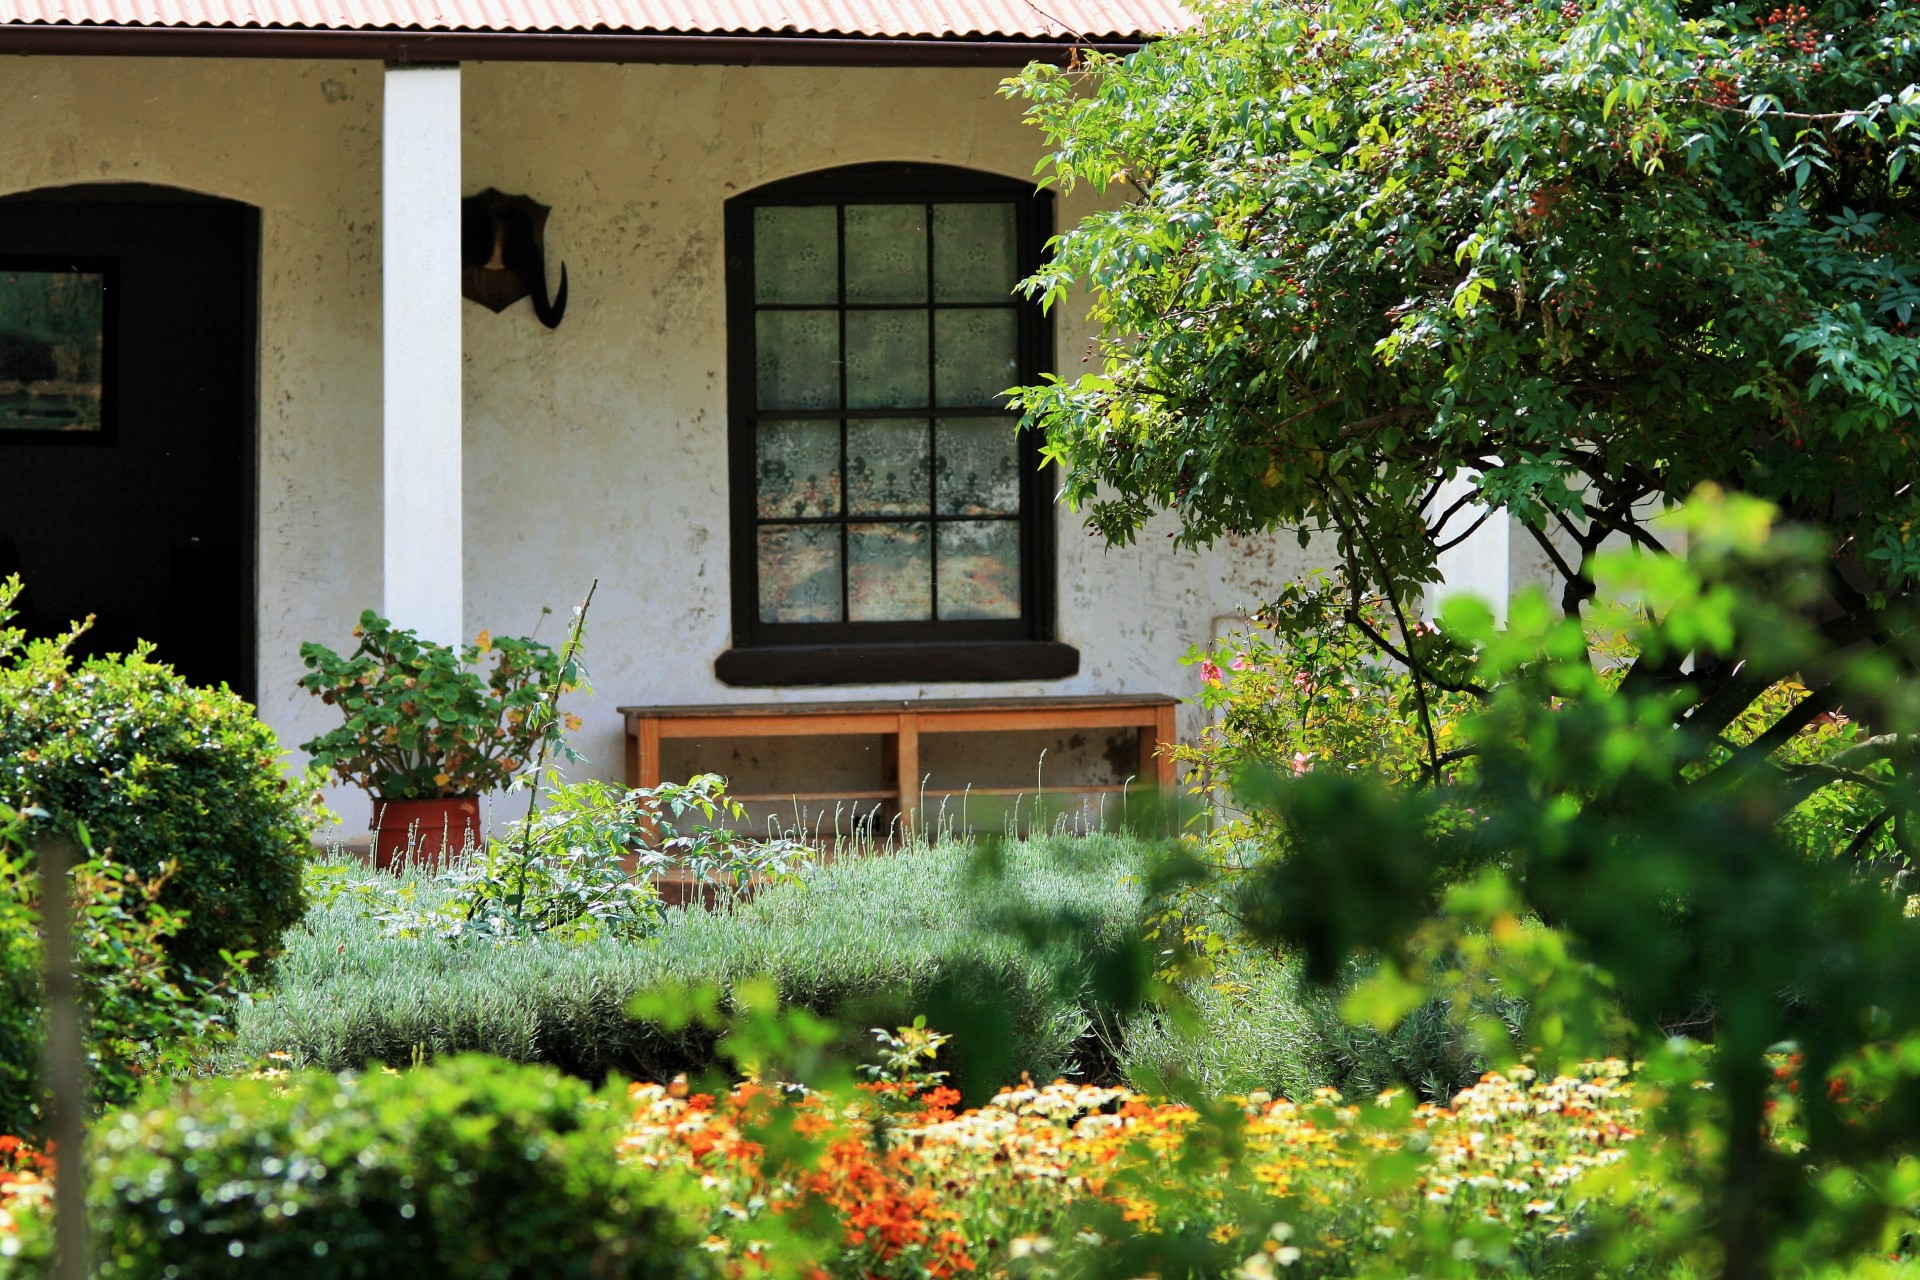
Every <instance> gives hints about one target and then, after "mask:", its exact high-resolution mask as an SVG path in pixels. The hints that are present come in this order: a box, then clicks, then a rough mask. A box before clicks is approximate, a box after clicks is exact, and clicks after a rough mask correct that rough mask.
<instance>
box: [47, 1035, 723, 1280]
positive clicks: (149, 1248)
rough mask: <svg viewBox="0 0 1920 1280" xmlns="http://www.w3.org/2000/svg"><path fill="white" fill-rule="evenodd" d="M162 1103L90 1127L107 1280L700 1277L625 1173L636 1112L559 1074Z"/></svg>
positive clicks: (498, 1068)
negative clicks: (629, 1119) (622, 1154)
mask: <svg viewBox="0 0 1920 1280" xmlns="http://www.w3.org/2000/svg"><path fill="white" fill-rule="evenodd" d="M155 1101H156V1103H157V1105H154V1106H151V1107H149V1108H142V1109H135V1110H130V1111H126V1112H122V1113H120V1114H118V1115H116V1116H114V1117H112V1118H111V1119H110V1120H109V1121H108V1122H107V1123H105V1124H102V1125H100V1126H99V1127H98V1128H97V1130H96V1137H95V1157H96V1161H97V1163H96V1167H95V1172H94V1182H93V1190H92V1196H91V1200H92V1206H91V1212H92V1215H93V1220H94V1228H95V1253H96V1260H97V1266H96V1270H95V1275H96V1276H99V1277H102V1278H103V1280H104V1278H107V1277H117V1276H124V1277H138V1278H139V1280H151V1278H152V1277H163V1276H182V1277H185V1276H210V1275H221V1276H288V1275H293V1276H298V1277H300V1280H329V1278H330V1277H343V1278H344V1277H355V1278H357V1280H358V1278H366V1277H388V1276H392V1277H401V1276H406V1277H422V1278H438V1277H447V1278H448V1280H451V1278H453V1277H459V1280H508V1278H509V1277H513V1278H519V1277H530V1276H540V1277H548V1278H553V1280H561V1278H564V1277H588V1276H591V1277H595V1278H596V1280H605V1278H612V1277H650V1278H655V1277H657V1278H658V1280H682V1278H683V1277H694V1276H699V1275H704V1274H706V1271H705V1269H704V1268H703V1267H702V1265H701V1260H702V1259H703V1258H704V1256H705V1255H703V1254H702V1253H701V1252H700V1251H699V1249H697V1248H696V1247H695V1240H694V1238H693V1237H692V1236H690V1235H689V1234H688V1232H687V1229H686V1228H684V1227H682V1226H681V1225H680V1223H679V1220H678V1218H677V1217H676V1216H675V1214H674V1213H673V1212H672V1211H671V1209H670V1208H668V1207H667V1206H666V1205H665V1204H664V1203H663V1200H664V1196H663V1193H662V1190H661V1188H660V1187H659V1186H658V1185H657V1184H658V1183H659V1179H658V1178H656V1177H653V1176H651V1175H647V1174H646V1173H645V1171H643V1170H638V1169H633V1168H630V1167H626V1166H622V1165H621V1164H620V1162H619V1161H618V1159H617V1156H616V1146H617V1144H618V1141H619V1138H620V1135H621V1131H622V1124H623V1122H624V1120H625V1106H624V1099H614V1098H611V1097H598V1098H596V1097H594V1096H593V1095H592V1093H591V1091H590V1090H589V1089H588V1088H587V1086H585V1085H584V1084H581V1083H580V1082H578V1081H574V1080H568V1079H566V1078H564V1077H561V1076H559V1075H557V1074H556V1073H554V1072H552V1071H543V1070H537V1069H533V1068H528V1067H517V1066H512V1065H510V1064H504V1063H499V1062H493V1061H490V1060H486V1059H479V1058H462V1059H456V1060H454V1061H450V1062H446V1063H442V1064H439V1065H437V1066H435V1067H432V1068H428V1069H423V1070H418V1071H409V1072H405V1073H389V1072H374V1073H371V1074H368V1075H364V1076H359V1077H353V1076H340V1077H335V1076H332V1075H326V1074H320V1073H315V1074H306V1075H296V1076H292V1077H283V1078H277V1079H238V1080H215V1081H207V1082H204V1083H200V1084H196V1085H193V1086H191V1087H189V1088H185V1089H181V1090H179V1091H178V1092H176V1093H174V1094H173V1095H172V1096H171V1097H169V1098H166V1099H164V1100H162V1099H156V1100H155ZM43 1235H44V1232H43V1231H37V1232H34V1233H33V1235H32V1236H31V1237H30V1239H29V1243H30V1244H33V1245H39V1246H40V1247H42V1248H43V1247H44V1241H43V1240H41V1239H40V1238H39V1237H41V1236H43ZM23 1252H24V1253H29V1254H31V1253H34V1252H39V1249H37V1248H29V1249H27V1250H24V1251H23ZM28 1261H30V1262H31V1261H37V1259H28Z"/></svg>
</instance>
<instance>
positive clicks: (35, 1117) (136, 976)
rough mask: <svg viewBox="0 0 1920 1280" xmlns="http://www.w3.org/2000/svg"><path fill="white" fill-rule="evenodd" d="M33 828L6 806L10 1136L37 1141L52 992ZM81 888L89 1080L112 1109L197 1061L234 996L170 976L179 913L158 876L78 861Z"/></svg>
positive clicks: (5, 1037)
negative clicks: (167, 901)
mask: <svg viewBox="0 0 1920 1280" xmlns="http://www.w3.org/2000/svg"><path fill="white" fill-rule="evenodd" d="M24 825H25V824H24V822H23V821H22V820H21V819H20V818H19V815H17V814H15V813H14V811H13V810H11V809H9V808H8V807H7V806H6V805H4V804H0V1134H12V1135H14V1136H16V1137H22V1138H27V1139H29V1140H37V1139H38V1138H40V1137H41V1136H42V1127H43V1121H44V1119H45V1117H46V1107H45V1102H46V1099H45V1090H44V1088H43V1080H42V1076H43V1071H44V1064H43V1056H44V1054H45V1051H46V1050H45V1045H46V1017H45V1004H46V993H45V989H44V984H43V978H42V971H43V966H44V959H43V956H42V952H41V947H40V921H41V918H40V875H39V871H38V868H36V867H35V865H34V862H33V859H32V858H31V856H30V855H29V853H28V851H27V849H26V847H25V845H24V844H23V843H22V840H21V833H22V830H23V828H24ZM71 886H72V887H71V894H72V902H73V908H74V928H73V954H74V960H75V963H76V965H77V967H78V970H79V977H80V987H81V992H82V996H83V998H84V1000H85V1019H86V1020H85V1024H84V1032H85V1052H86V1059H87V1084H88V1086H89V1090H90V1093H91V1095H92V1099H93V1102H94V1104H95V1105H96V1106H110V1105H114V1104H117V1103H121V1102H125V1101H126V1100H127V1099H128V1098H130V1097H132V1096H133V1095H134V1094H135V1093H136V1092H138V1090H139V1089H140V1087H141V1086H142V1085H143V1084H144V1083H145V1082H146V1080H147V1079H149V1078H151V1077H152V1076H153V1075H155V1074H156V1073H164V1074H173V1073H177V1072H181V1071H185V1070H187V1069H189V1068H190V1067H191V1066H192V1065H193V1063H194V1060H195V1055H196V1053H199V1052H203V1051H204V1050H205V1048H206V1047H207V1046H208V1045H209V1044H210V1043H211V1040H212V1037H213V1036H214V1035H215V1034H216V1033H217V1032H218V1031H219V1030H220V1029H221V1025H222V1014H223V1012H224V1002H223V1001H221V1000H220V999H219V998H218V997H219V993H218V992H217V991H215V990H213V989H210V988H209V987H208V986H206V985H205V984H202V983H200V982H197V981H189V980H187V979H185V978H181V977H178V976H177V975H174V974H172V973H170V972H169V970H168V965H167V955H166V950H165V943H166V939H167V938H168V936H169V935H170V934H172V933H173V932H174V931H175V930H176V929H178V928H179V925H180V917H179V916H178V915H176V914H174V913H172V912H170V911H168V910H167V909H166V908H164V907H162V906H160V905H159V904H158V903H157V902H155V901H154V900H153V892H152V889H153V887H152V886H151V885H150V884H148V883H146V882H143V881H141V880H140V879H138V878H137V877H134V876H132V875H129V874H128V873H127V871H126V869H125V868H124V867H120V866H116V865H115V864H113V863H110V862H107V861H105V860H103V859H101V858H99V857H90V858H88V859H87V860H86V861H84V862H82V863H80V864H79V865H78V866H76V867H75V868H74V869H73V875H72V881H71Z"/></svg>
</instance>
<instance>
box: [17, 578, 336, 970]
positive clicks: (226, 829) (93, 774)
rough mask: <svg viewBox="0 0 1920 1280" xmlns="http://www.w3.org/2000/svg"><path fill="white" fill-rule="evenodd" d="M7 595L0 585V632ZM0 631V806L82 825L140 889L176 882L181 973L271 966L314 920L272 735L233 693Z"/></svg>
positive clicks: (291, 792)
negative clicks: (258, 962)
mask: <svg viewBox="0 0 1920 1280" xmlns="http://www.w3.org/2000/svg"><path fill="white" fill-rule="evenodd" d="M8 598H9V596H8V593H7V592H6V591H5V589H4V586H0V621H4V615H5V612H6V602H7V599H8ZM3 636H4V633H0V803H5V804H8V805H11V806H13V807H14V808H16V809H26V808H30V807H38V808H40V809H44V810H47V811H48V812H49V813H51V814H52V815H53V817H52V818H51V819H49V820H50V821H58V822H62V823H65V824H67V825H69V826H71V825H72V824H74V823H83V824H84V825H85V826H86V829H87V831H88V832H89V833H90V834H91V836H92V840H93V846H94V848H95V850H97V851H98V852H99V853H101V854H102V855H103V856H106V857H109V858H111V859H112V860H113V861H115V862H117V863H119V864H121V865H123V866H126V867H129V868H131V869H132V870H133V871H134V872H135V873H137V874H139V875H141V876H156V875H161V874H163V872H164V869H165V868H166V866H167V865H168V864H169V863H172V864H174V870H173V871H172V873H171V874H170V875H168V876H167V879H166V881H165V884H164V887H163V888H162V890H161V894H160V901H161V903H162V905H164V906H166V907H167V908H169V909H171V910H175V911H181V912H185V913H186V916H187V919H186V923H185V925H184V926H183V927H182V928H181V930H180V931H179V933H177V934H175V935H174V936H172V937H171V938H169V939H168V942H167V947H168V954H169V956H170V957H171V959H172V961H173V963H174V964H176V965H177V966H180V967H183V968H187V969H191V970H194V971H196V972H200V973H217V972H219V971H220V970H221V969H222V967H223V966H222V962H221V957H220V953H221V951H222V950H227V951H232V952H242V951H252V952H256V953H258V954H260V955H262V956H266V955H270V954H272V953H273V952H274V951H276V950H277V949H278V947H279V945H280V936H281V934H282V933H283V932H284V931H285V930H286V928H287V927H288V926H289V925H291V924H293V923H294V922H295V921H296V920H298V919H299V918H300V915H301V912H302V910H303V908H304V899H303V896H302V886H301V870H302V867H303V865H304V863H305V861H306V858H307V851H308V848H309V844H308V841H309V839H310V832H309V824H308V819H307V815H306V812H305V792H304V790H303V789H302V788H300V787H298V786H296V784H295V783H294V781H293V780H291V779H289V778H288V777H287V776H286V775H285V774H284V773H283V772H282V771H281V768H280V755H281V752H280V748H279V744H278V743H277V742H276V741H275V739H274V736H273V733H272V731H271V730H269V729H268V728H267V727H266V726H265V725H263V724H261V723H260V721H259V720H258V719H256V718H255V717H254V714H253V708H252V707H251V706H249V705H248V704H247V703H246V702H244V701H242V700H241V699H240V698H239V697H237V696H236V695H234V694H232V693H230V692H228V691H227V690H226V689H224V688H222V689H198V688H194V687H193V686H191V685H189V684H187V682H186V681H184V680H182V679H181V678H180V677H179V676H178V675H176V674H175V673H174V672H173V670H172V668H170V667H167V666H164V665H162V664H159V663H155V662H151V661H149V660H148V659H147V658H146V656H145V655H144V654H143V653H134V654H129V655H127V656H125V657H114V658H92V659H87V660H86V661H84V662H77V663H76V662H75V661H74V660H73V659H72V658H71V657H70V656H69V655H68V654H67V653H66V652H65V651H64V650H63V649H61V648H60V646H59V645H58V644H57V643H54V642H50V641H37V642H34V643H32V644H28V645H20V646H15V647H14V648H13V651H12V653H11V660H9V656H10V655H9V651H8V645H7V644H6V643H5V640H4V638H3Z"/></svg>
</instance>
